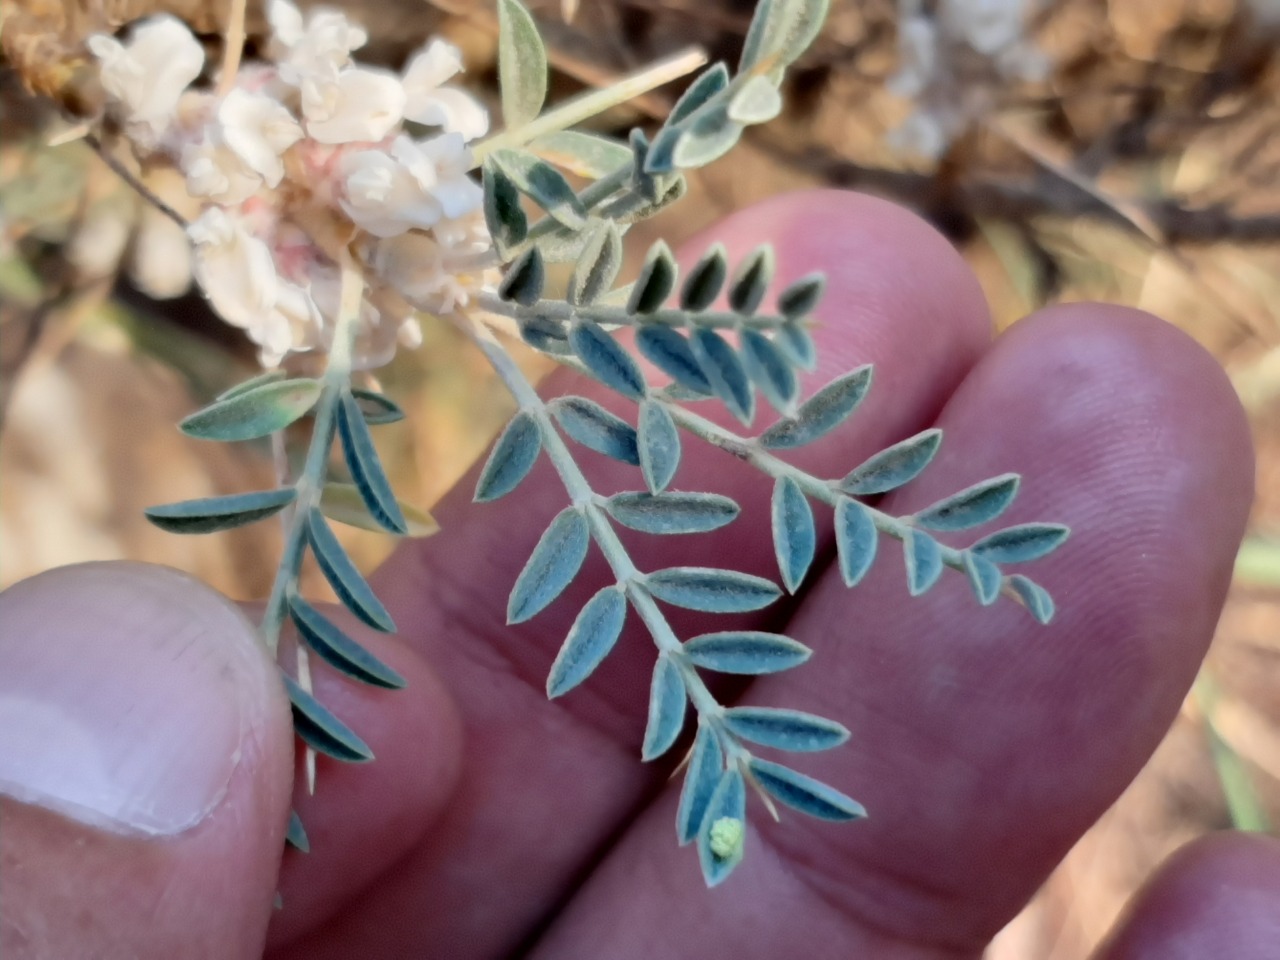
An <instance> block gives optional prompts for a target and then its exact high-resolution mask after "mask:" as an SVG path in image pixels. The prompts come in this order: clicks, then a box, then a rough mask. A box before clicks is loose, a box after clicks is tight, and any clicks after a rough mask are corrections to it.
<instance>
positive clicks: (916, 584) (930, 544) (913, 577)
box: [902, 530, 942, 597]
mask: <svg viewBox="0 0 1280 960" xmlns="http://www.w3.org/2000/svg"><path fill="white" fill-rule="evenodd" d="M902 555H903V558H904V560H905V561H906V565H907V591H908V592H909V593H910V594H911V596H913V597H918V596H920V595H921V594H922V593H924V592H925V591H927V590H928V589H929V588H930V587H932V586H933V585H934V584H935V583H937V582H938V577H940V576H942V551H941V549H940V548H939V547H938V541H937V540H934V539H933V537H931V536H929V535H928V534H927V533H922V532H921V531H919V530H911V531H909V532H908V533H907V536H906V538H905V539H904V540H903V541H902Z"/></svg>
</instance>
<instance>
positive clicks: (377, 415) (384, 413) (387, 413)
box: [351, 387, 404, 427]
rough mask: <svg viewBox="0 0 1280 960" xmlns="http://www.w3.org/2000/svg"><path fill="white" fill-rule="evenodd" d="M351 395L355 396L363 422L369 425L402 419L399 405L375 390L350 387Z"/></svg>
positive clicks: (376, 425) (373, 425) (378, 424)
mask: <svg viewBox="0 0 1280 960" xmlns="http://www.w3.org/2000/svg"><path fill="white" fill-rule="evenodd" d="M351 395H352V396H353V397H355V398H356V405H357V406H358V407H359V408H360V412H361V413H363V414H364V422H365V423H367V424H369V426H371V427H378V426H381V425H382V424H384V423H396V422H397V421H399V420H403V419H404V411H403V410H401V409H400V405H399V404H397V403H396V402H395V401H393V400H392V399H391V398H390V397H387V396H384V395H383V394H381V393H378V392H377V391H375V390H362V389H360V388H359V387H352V388H351Z"/></svg>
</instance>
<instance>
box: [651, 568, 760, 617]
mask: <svg viewBox="0 0 1280 960" xmlns="http://www.w3.org/2000/svg"><path fill="white" fill-rule="evenodd" d="M645 584H646V585H647V586H648V588H649V592H650V593H652V594H653V595H654V596H655V597H657V598H658V599H659V600H664V601H666V602H667V603H670V604H674V605H675V606H677V607H686V608H688V609H690V610H705V611H707V612H708V613H746V612H748V611H751V610H759V609H761V608H762V607H767V606H768V605H769V604H771V603H773V601H774V600H777V599H778V597H779V596H781V595H782V591H781V590H779V589H778V587H777V585H776V584H775V583H774V582H773V581H772V580H766V579H765V578H764V577H757V576H753V575H752V574H749V573H740V572H739V571H737V570H720V569H716V568H714V567H668V568H667V569H666V570H658V571H656V572H654V573H651V574H649V575H648V576H647V577H645Z"/></svg>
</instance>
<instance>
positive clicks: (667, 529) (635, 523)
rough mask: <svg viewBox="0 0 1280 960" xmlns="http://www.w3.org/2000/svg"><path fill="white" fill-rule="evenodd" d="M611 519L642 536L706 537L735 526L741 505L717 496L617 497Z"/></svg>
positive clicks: (610, 506) (608, 506)
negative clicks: (728, 525) (714, 531)
mask: <svg viewBox="0 0 1280 960" xmlns="http://www.w3.org/2000/svg"><path fill="white" fill-rule="evenodd" d="M605 509H606V510H608V511H609V515H610V516H611V517H613V519H615V520H617V521H618V522H619V523H620V524H622V525H623V526H624V527H630V528H631V529H632V530H639V531H641V532H642V533H706V532H707V531H710V530H719V529H720V528H721V527H723V526H725V525H726V524H729V523H732V522H733V520H734V518H735V517H737V515H738V505H737V504H736V503H734V502H733V501H732V500H731V499H729V498H728V497H722V496H720V495H719V494H717V493H658V494H653V493H618V494H615V495H614V496H612V497H610V498H609V499H608V500H607V501H606V502H605Z"/></svg>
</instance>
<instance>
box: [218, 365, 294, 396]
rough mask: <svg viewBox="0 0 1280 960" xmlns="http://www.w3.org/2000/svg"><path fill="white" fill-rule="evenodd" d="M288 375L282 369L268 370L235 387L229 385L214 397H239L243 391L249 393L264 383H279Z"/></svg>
mask: <svg viewBox="0 0 1280 960" xmlns="http://www.w3.org/2000/svg"><path fill="white" fill-rule="evenodd" d="M287 376H288V374H287V373H285V371H283V370H280V369H276V370H268V371H266V372H265V373H260V374H258V375H257V376H256V377H250V378H249V379H248V380H245V381H243V382H242V383H237V384H236V385H235V386H234V387H228V388H227V389H226V390H223V391H222V392H221V393H220V394H218V395H217V396H216V397H214V399H215V400H230V399H231V398H232V397H238V396H240V394H242V393H248V392H249V391H250V390H256V389H257V388H258V387H261V386H263V385H264V384H268V383H279V382H280V381H281V380H283V379H284V378H285V377H287Z"/></svg>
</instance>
